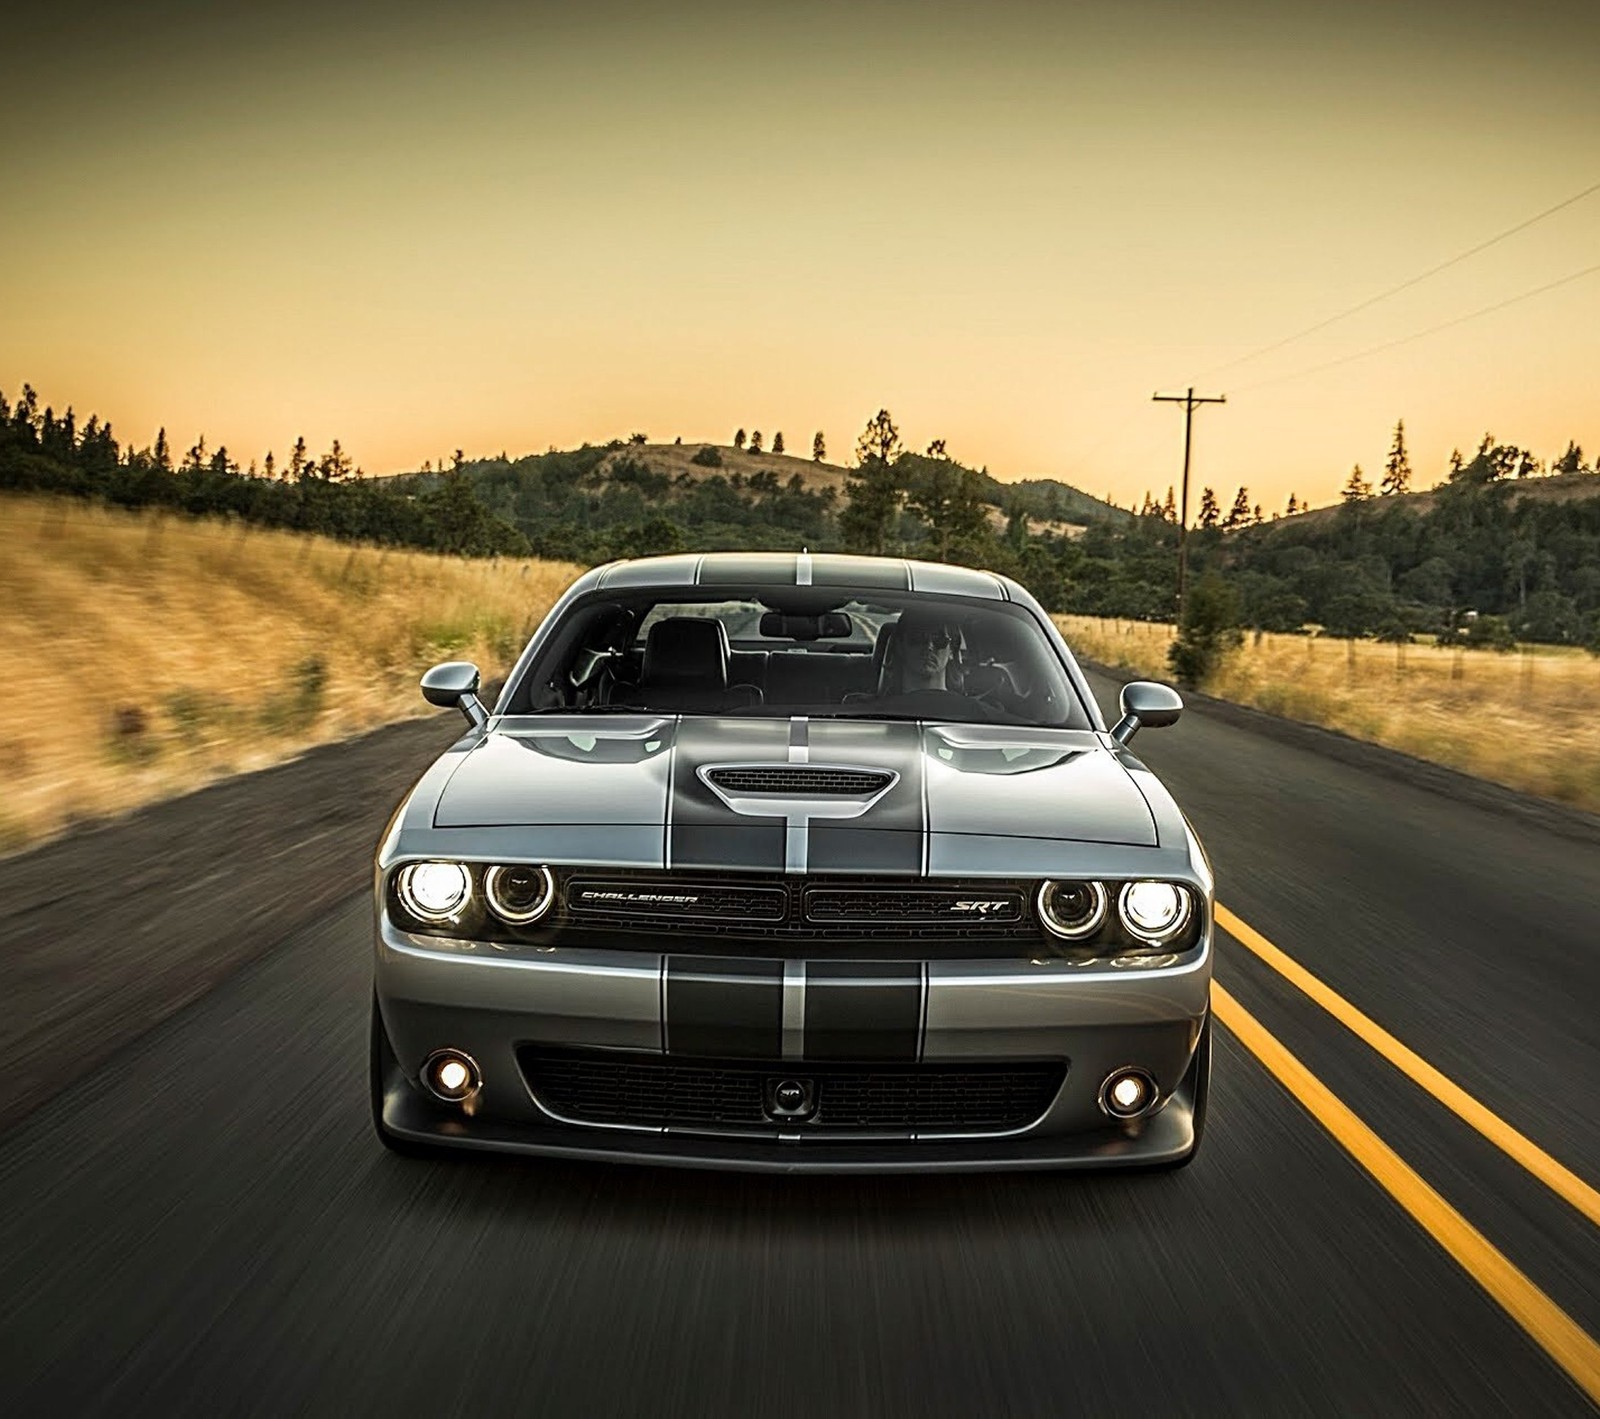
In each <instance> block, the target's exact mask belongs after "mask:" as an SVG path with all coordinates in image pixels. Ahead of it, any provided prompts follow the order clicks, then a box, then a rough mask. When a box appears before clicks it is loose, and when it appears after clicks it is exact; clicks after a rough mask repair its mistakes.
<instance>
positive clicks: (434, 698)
mask: <svg viewBox="0 0 1600 1419" xmlns="http://www.w3.org/2000/svg"><path fill="white" fill-rule="evenodd" d="M422 698H423V699H425V700H426V701H427V702H428V703H429V704H430V705H438V706H439V707H440V708H441V709H450V708H452V707H454V708H455V709H458V710H460V711H461V713H462V714H464V715H465V716H466V717H467V723H468V724H470V725H471V726H472V727H473V728H474V729H482V728H483V726H484V725H486V724H487V723H488V722H489V712H488V710H486V709H484V707H483V702H482V701H481V700H480V699H479V698H478V667H477V666H476V665H473V664H472V663H471V662H470V661H466V660H447V661H445V662H444V664H442V665H435V666H434V667H433V669H432V670H430V671H428V672H427V674H425V675H424V676H423V677H422Z"/></svg>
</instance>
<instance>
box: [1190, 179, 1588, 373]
mask: <svg viewBox="0 0 1600 1419" xmlns="http://www.w3.org/2000/svg"><path fill="white" fill-rule="evenodd" d="M1594 192H1600V182H1596V183H1592V184H1591V185H1590V186H1588V187H1586V188H1584V189H1583V191H1582V192H1575V193H1573V195H1572V196H1571V197H1568V198H1565V199H1564V200H1563V201H1560V202H1557V203H1556V204H1555V206H1553V207H1546V208H1545V209H1544V211H1542V212H1537V213H1535V214H1534V215H1533V216H1531V217H1528V218H1526V219H1525V220H1523V221H1520V222H1518V223H1517V224H1516V225H1515V226H1514V227H1507V228H1506V229H1505V230H1504V231H1503V232H1500V233H1498V234H1497V235H1495V236H1492V237H1490V238H1489V239H1488V240H1487V241H1480V242H1479V243H1478V244H1477V245H1476V246H1474V247H1471V248H1469V249H1468V250H1466V251H1463V252H1460V253H1458V254H1457V255H1455V256H1452V257H1451V258H1450V259H1449V260H1448V261H1441V262H1440V263H1439V264H1438V265H1437V266H1430V267H1429V268H1428V269H1427V270H1426V271H1424V272H1422V273H1421V275H1418V276H1412V277H1410V278H1409V279H1407V280H1404V281H1402V282H1400V284H1399V285H1397V286H1390V287H1389V288H1388V290H1385V291H1379V292H1378V294H1377V295H1375V296H1368V297H1367V299H1366V300H1364V301H1360V302H1358V303H1357V304H1355V305H1353V306H1351V307H1350V308H1349V309H1348V310H1341V311H1340V312H1339V313H1338V314H1337V315H1330V316H1329V317H1328V318H1327V319H1326V320H1319V321H1318V322H1317V323H1316V324H1315V325H1308V326H1307V327H1306V328H1305V329H1304V330H1300V331H1296V332H1295V334H1293V335H1285V336H1284V337H1283V339H1281V340H1274V341H1273V342H1272V343H1271V344H1270V345H1263V346H1262V347H1261V348H1260V349H1259V350H1252V351H1250V353H1249V354H1246V355H1240V356H1239V357H1238V358H1237V359H1232V360H1229V361H1228V362H1227V363H1226V364H1223V365H1217V366H1216V367H1215V368H1213V369H1210V370H1208V371H1206V373H1205V375H1204V376H1203V378H1206V379H1209V378H1210V377H1211V376H1212V375H1215V374H1220V373H1221V372H1222V371H1223V370H1231V369H1232V368H1233V367H1234V366H1235V365H1242V364H1245V363H1246V362H1247V361H1249V360H1253V359H1256V358H1257V357H1258V356H1260V355H1266V354H1270V353H1271V352H1272V351H1274V350H1281V349H1282V348H1283V347H1284V346H1285V345H1292V344H1293V343H1294V342H1295V341H1296V340H1303V339H1305V337H1306V336H1307V335H1315V334H1316V333H1317V331H1319V330H1326V329H1327V328H1328V327H1329V326H1330V325H1336V324H1338V322H1339V321H1341V320H1344V319H1347V318H1348V317H1349V316H1352V315H1355V314H1356V313H1357V312H1358V311H1363V310H1366V309H1367V308H1368V307H1369V306H1375V305H1377V304H1378V302H1379V301H1386V300H1388V299H1389V297H1390V296H1397V295H1399V294H1400V292H1401V291H1409V290H1410V289H1411V288H1412V287H1413V286H1417V285H1421V284H1422V282H1424V281H1426V280H1427V279H1428V278H1429V277H1430V276H1437V275H1438V274H1439V273H1440V272H1441V271H1448V270H1449V269H1450V268H1451V267H1452V266H1457V265H1459V264H1460V263H1461V262H1463V261H1465V260H1467V258H1468V257H1472V256H1476V255H1477V254H1478V253H1479V252H1480V251H1487V250H1488V249H1489V248H1490V247H1491V246H1495V245H1497V244H1498V243H1499V242H1502V241H1504V240H1505V239H1506V238H1507V237H1513V236H1515V235H1516V234H1517V233H1518V232H1521V231H1526V230H1527V229H1528V228H1529V227H1531V226H1533V225H1534V223H1536V222H1542V221H1543V220H1544V219H1545V218H1546V217H1550V216H1554V215H1555V214H1556V213H1557V212H1559V211H1561V210H1562V209H1563V208H1565V207H1570V206H1572V204H1573V203H1574V202H1581V201H1582V200H1583V199H1584V198H1585V197H1587V196H1589V195H1590V194H1591V193H1594Z"/></svg>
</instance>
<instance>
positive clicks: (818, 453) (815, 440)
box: [811, 429, 828, 463]
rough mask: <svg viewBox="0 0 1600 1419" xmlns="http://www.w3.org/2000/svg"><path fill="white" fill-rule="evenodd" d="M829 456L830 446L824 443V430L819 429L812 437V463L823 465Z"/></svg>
mask: <svg viewBox="0 0 1600 1419" xmlns="http://www.w3.org/2000/svg"><path fill="white" fill-rule="evenodd" d="M827 456H828V445H827V444H826V443H825V442H824V441H823V438H822V430H821V429H818V430H817V431H816V433H814V434H813V435H812V436H811V461H812V462H813V463H821V462H822V460H823V459H824V458H826V457H827Z"/></svg>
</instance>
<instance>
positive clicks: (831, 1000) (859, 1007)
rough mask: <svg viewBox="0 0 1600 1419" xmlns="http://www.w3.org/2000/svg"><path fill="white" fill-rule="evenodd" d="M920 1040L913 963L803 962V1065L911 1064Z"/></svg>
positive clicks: (917, 973)
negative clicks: (842, 1061)
mask: <svg viewBox="0 0 1600 1419" xmlns="http://www.w3.org/2000/svg"><path fill="white" fill-rule="evenodd" d="M921 1034H922V965H921V963H920V962H917V961H808V962H807V963H806V1030H805V1057H806V1058H807V1059H814V1060H825V1059H850V1060H858V1059H863V1060H864V1059H900V1060H913V1061H914V1060H915V1059H916V1057H917V1046H918V1044H919V1042H920V1038H921Z"/></svg>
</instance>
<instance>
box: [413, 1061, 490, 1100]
mask: <svg viewBox="0 0 1600 1419" xmlns="http://www.w3.org/2000/svg"><path fill="white" fill-rule="evenodd" d="M422 1082H423V1084H425V1085H426V1086H427V1089H428V1092H429V1093H430V1094H432V1095H433V1096H434V1097H435V1098H436V1099H443V1100H444V1101H445V1103H447V1104H459V1103H460V1102H461V1101H462V1100H463V1099H470V1098H471V1097H472V1096H473V1095H474V1094H476V1093H477V1092H478V1088H479V1086H480V1085H481V1084H482V1082H483V1080H482V1076H481V1075H479V1073H478V1066H477V1065H476V1064H475V1063H474V1062H473V1059H472V1056H471V1055H470V1054H463V1053H462V1052H461V1051H460V1050H458V1049H441V1050H437V1051H435V1052H434V1053H433V1054H430V1055H429V1056H428V1058H427V1060H426V1061H424V1063H423V1066H422Z"/></svg>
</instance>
